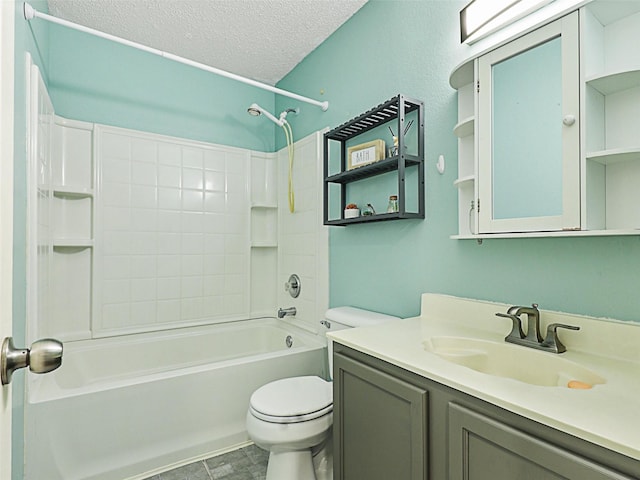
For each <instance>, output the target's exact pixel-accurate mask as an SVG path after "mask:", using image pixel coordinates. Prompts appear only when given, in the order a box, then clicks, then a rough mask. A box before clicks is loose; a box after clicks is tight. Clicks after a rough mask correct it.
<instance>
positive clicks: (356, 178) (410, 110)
mask: <svg viewBox="0 0 640 480" xmlns="http://www.w3.org/2000/svg"><path fill="white" fill-rule="evenodd" d="M392 134H393V136H392ZM394 137H395V138H397V145H396V146H394V144H393V138H394ZM385 139H386V140H388V141H385ZM360 147H362V148H360ZM358 149H360V150H359V151H360V152H361V155H360V157H361V160H364V161H362V162H359V165H358V166H356V162H355V161H353V162H352V160H351V159H350V158H349V155H350V154H351V153H350V150H351V151H354V150H355V151H357V150H358ZM385 174H389V175H393V178H391V179H389V182H388V184H389V185H390V186H389V187H387V183H385V184H384V186H383V187H382V188H380V184H376V185H373V186H372V185H371V184H368V185H365V184H366V183H367V182H362V181H364V180H367V181H369V179H372V178H374V177H381V176H383V175H385ZM350 190H351V191H350ZM391 195H396V196H397V202H398V208H397V211H396V212H387V204H388V201H389V197H390V196H391ZM424 197H425V193H424V104H423V102H421V101H419V100H415V99H412V98H409V97H406V96H405V95H397V96H395V97H393V98H391V99H389V100H387V101H386V102H384V103H381V104H380V105H378V106H377V107H375V108H372V109H371V110H369V111H367V112H365V113H363V114H362V115H359V116H358V117H356V118H353V119H352V120H349V121H348V122H346V123H344V124H343V125H340V126H338V127H336V128H334V129H333V130H331V131H329V132H327V133H325V134H324V225H340V226H345V225H352V224H355V223H365V222H379V221H386V220H401V219H423V218H424ZM336 198H338V199H339V202H337V201H335V200H334V199H336ZM348 203H356V204H357V205H358V206H359V208H360V210H361V211H363V210H364V208H365V207H366V205H367V204H373V206H374V208H375V210H376V211H375V212H374V213H373V214H372V215H362V214H361V215H360V216H358V217H355V218H345V216H344V210H345V207H346V205H347V204H348ZM338 209H339V210H338Z"/></svg>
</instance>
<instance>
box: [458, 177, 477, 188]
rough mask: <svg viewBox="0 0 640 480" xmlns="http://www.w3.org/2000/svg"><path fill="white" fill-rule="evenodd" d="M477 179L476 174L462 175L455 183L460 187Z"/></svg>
mask: <svg viewBox="0 0 640 480" xmlns="http://www.w3.org/2000/svg"><path fill="white" fill-rule="evenodd" d="M475 181H476V176H475V175H467V176H466V177H461V178H458V179H456V180H454V182H453V184H454V185H455V186H456V187H458V188H461V187H463V186H465V185H467V184H470V183H473V182H475Z"/></svg>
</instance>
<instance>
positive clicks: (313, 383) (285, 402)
mask: <svg viewBox="0 0 640 480" xmlns="http://www.w3.org/2000/svg"><path fill="white" fill-rule="evenodd" d="M249 411H250V412H251V414H252V415H253V416H255V417H256V418H259V419H260V420H264V421H265V422H270V423H300V422H306V421H309V420H314V419H316V418H320V417H322V416H324V415H327V414H328V413H331V412H332V411H333V392H332V387H331V383H329V382H327V381H325V380H323V379H321V378H320V377H315V376H307V377H293V378H284V379H282V380H276V381H275V382H271V383H268V384H267V385H264V386H262V387H260V388H259V389H257V390H256V391H255V392H253V395H251V400H250V401H249Z"/></svg>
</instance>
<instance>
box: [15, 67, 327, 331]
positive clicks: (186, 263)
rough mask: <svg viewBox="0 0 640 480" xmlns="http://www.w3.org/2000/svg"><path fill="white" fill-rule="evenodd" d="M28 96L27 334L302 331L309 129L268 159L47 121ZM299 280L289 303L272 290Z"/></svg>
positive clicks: (318, 243) (41, 90) (318, 215)
mask: <svg viewBox="0 0 640 480" xmlns="http://www.w3.org/2000/svg"><path fill="white" fill-rule="evenodd" d="M33 68H34V73H33V81H32V82H31V84H32V85H33V88H31V89H30V90H31V91H30V102H31V105H32V107H31V111H30V124H29V131H28V135H29V142H28V143H29V162H30V169H29V188H30V190H29V209H28V211H29V213H28V225H29V232H30V233H29V241H28V243H29V245H28V252H29V253H28V261H29V268H28V282H27V283H28V285H30V289H29V292H28V293H29V301H28V303H29V310H28V317H29V320H28V336H29V337H30V338H31V341H33V340H34V339H36V338H40V337H43V336H47V337H56V338H59V339H61V340H63V341H73V340H84V339H91V338H94V337H102V336H114V335H120V334H127V333H133V332H144V331H153V330H160V329H168V328H174V327H181V326H187V325H197V324H203V323H212V322H219V321H229V320H235V319H246V318H259V317H265V316H268V317H275V314H276V311H277V308H278V307H288V306H295V307H296V308H297V310H298V315H297V316H296V317H294V318H287V319H285V321H291V322H294V323H296V324H299V325H301V326H303V327H305V328H307V329H309V330H312V331H314V332H321V333H324V331H323V330H322V329H321V328H320V324H319V321H320V320H321V319H322V316H323V315H324V311H325V309H326V308H327V305H328V231H327V227H324V226H322V212H321V208H322V197H321V192H322V189H321V185H322V182H321V175H322V174H321V172H322V168H321V158H322V155H320V145H321V141H320V140H321V134H320V133H315V134H312V135H309V136H308V137H306V138H304V139H301V140H299V141H298V142H296V144H295V152H296V153H295V161H294V168H293V180H294V182H293V183H294V191H295V194H296V209H295V212H293V213H290V212H289V210H288V206H287V187H286V186H287V183H288V182H287V175H288V165H289V160H288V157H287V152H286V149H282V150H281V151H280V152H277V153H263V152H252V151H249V150H246V149H240V148H234V147H226V146H220V145H213V144H208V143H201V142H194V141H190V140H184V139H179V138H174V137H167V136H162V135H156V134H150V133H145V132H138V131H133V130H127V129H122V128H115V127H108V126H104V125H98V124H93V123H88V122H80V121H75V120H68V119H64V118H61V117H58V116H56V115H55V112H54V111H53V106H52V105H51V103H50V102H49V101H48V94H47V92H46V87H45V85H44V82H42V80H41V78H40V75H39V72H38V71H37V67H33ZM291 273H297V274H298V275H299V276H300V278H301V279H302V293H301V295H300V296H299V297H298V298H296V299H292V298H291V297H289V296H288V294H286V293H285V292H284V289H283V288H282V286H283V285H284V282H285V281H286V279H287V278H288V277H289V275H290V274H291Z"/></svg>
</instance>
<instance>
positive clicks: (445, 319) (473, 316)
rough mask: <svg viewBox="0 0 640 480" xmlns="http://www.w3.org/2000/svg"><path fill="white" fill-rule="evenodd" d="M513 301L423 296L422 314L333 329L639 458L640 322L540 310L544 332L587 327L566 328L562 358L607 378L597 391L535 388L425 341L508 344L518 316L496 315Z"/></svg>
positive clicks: (401, 362)
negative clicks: (458, 360)
mask: <svg viewBox="0 0 640 480" xmlns="http://www.w3.org/2000/svg"><path fill="white" fill-rule="evenodd" d="M508 307H509V305H505V304H501V303H493V302H484V301H479V300H468V299H461V298H457V297H450V296H445V295H436V294H424V295H423V296H422V309H421V312H422V313H421V316H420V317H415V318H408V319H404V320H396V321H392V322H389V323H384V324H381V325H376V326H371V327H361V328H354V329H347V330H340V331H336V332H330V333H328V334H327V335H328V337H329V338H330V339H332V340H333V341H335V342H338V343H341V344H343V345H345V346H347V347H351V348H353V349H355V350H358V351H360V352H363V353H366V354H369V355H371V356H374V357H376V358H379V359H381V360H384V361H386V362H389V363H391V364H393V365H396V366H398V367H401V368H404V369H405V370H408V371H411V372H414V373H416V374H418V375H421V376H424V377H426V378H429V379H431V380H434V381H436V382H439V383H442V384H444V385H447V386H449V387H452V388H454V389H456V390H459V391H461V392H464V393H467V394H469V395H472V396H474V397H477V398H480V399H482V400H485V401H487V402H490V403H492V404H495V405H498V406H500V407H502V408H504V409H506V410H509V411H511V412H514V413H516V414H519V415H522V416H524V417H527V418H530V419H532V420H535V421H537V422H539V423H542V424H545V425H548V426H550V427H553V428H556V429H558V430H561V431H563V432H566V433H569V434H571V435H574V436H577V437H580V438H583V439H585V440H587V441H590V442H592V443H595V444H597V445H601V446H603V447H606V448H609V449H611V450H614V451H616V452H619V453H622V454H624V455H627V456H629V457H632V458H635V459H637V460H640V323H638V324H636V323H635V322H616V321H608V320H606V321H605V320H603V319H595V318H592V317H585V316H578V315H571V314H564V313H558V312H550V311H545V310H541V311H540V312H541V319H540V320H541V331H542V332H543V335H544V332H545V331H546V325H547V324H549V323H553V322H559V323H567V324H570V325H576V326H580V327H581V330H580V331H577V332H574V331H567V330H559V333H558V336H559V337H560V338H561V340H562V342H563V343H564V344H565V346H566V347H567V352H565V353H563V354H562V355H561V356H562V358H564V359H567V360H571V361H573V362H575V363H578V364H580V365H582V366H583V367H585V368H588V369H589V370H591V371H593V372H594V373H597V374H598V375H600V376H602V377H604V378H605V379H606V382H605V383H604V384H601V385H594V387H593V388H592V389H590V390H573V389H569V388H564V387H545V386H536V385H531V384H527V383H523V382H519V381H517V380H512V379H509V378H502V377H497V376H493V375H487V374H484V373H481V372H477V371H474V370H471V369H469V368H467V367H464V366H460V365H456V364H454V363H451V362H449V361H446V360H444V359H442V358H440V357H439V356H437V355H436V354H434V353H431V352H429V351H427V350H426V349H425V348H424V346H423V342H424V341H425V340H427V339H428V338H429V337H434V336H457V337H469V338H476V339H482V340H491V341H495V342H504V337H505V336H506V335H507V334H508V333H509V332H510V330H511V320H509V319H508V318H500V317H496V316H495V313H496V312H502V313H505V312H506V311H507V308H508ZM523 317H525V318H526V316H523ZM524 323H525V326H524V328H526V321H525V322H524ZM519 348H527V347H519ZM540 353H541V354H542V355H555V354H553V353H546V352H540ZM535 368H537V365H522V369H535Z"/></svg>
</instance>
